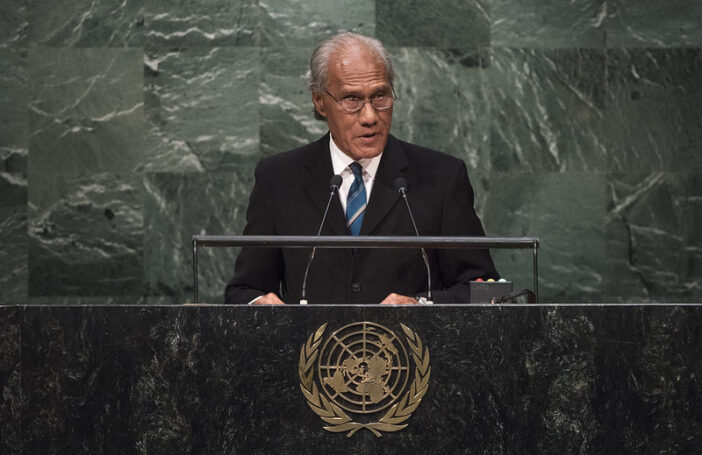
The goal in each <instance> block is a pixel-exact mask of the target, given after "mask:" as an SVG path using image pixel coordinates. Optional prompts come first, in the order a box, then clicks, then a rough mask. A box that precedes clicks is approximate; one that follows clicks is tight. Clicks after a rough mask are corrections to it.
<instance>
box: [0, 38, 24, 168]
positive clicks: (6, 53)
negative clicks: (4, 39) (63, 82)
mask: <svg viewBox="0 0 702 455" xmlns="http://www.w3.org/2000/svg"><path fill="white" fill-rule="evenodd" d="M27 84H28V79H27V52H26V51H25V50H20V49H15V48H11V49H1V48H0V94H2V95H0V96H2V102H3V108H2V109H0V172H21V173H24V174H26V173H27V140H28V139H27V136H28V134H27V131H28V125H27V99H28V95H27V89H28V88H27Z"/></svg>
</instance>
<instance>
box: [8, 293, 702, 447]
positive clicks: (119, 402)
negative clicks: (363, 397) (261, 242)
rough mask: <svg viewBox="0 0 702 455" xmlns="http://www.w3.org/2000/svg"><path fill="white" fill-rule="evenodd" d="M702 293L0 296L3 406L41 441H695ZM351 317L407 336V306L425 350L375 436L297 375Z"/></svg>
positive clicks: (31, 442) (701, 395)
mask: <svg viewBox="0 0 702 455" xmlns="http://www.w3.org/2000/svg"><path fill="white" fill-rule="evenodd" d="M701 310H702V309H701V308H700V306H699V305H691V306H681V305H670V306H658V305H651V306H617V305H614V306H598V305H595V306H587V307H583V306H576V307H565V306H541V305H521V306H512V307H505V306H497V305H492V306H490V305H488V306H470V307H466V306H457V305H447V306H437V305H435V306H434V307H405V308H401V307H389V308H381V307H365V306H362V307H339V306H334V307H325V306H319V305H310V306H309V307H307V308H304V307H300V306H287V307H278V308H270V307H269V308H261V307H257V306H243V307H242V306H238V307H233V306H204V307H194V306H190V307H182V306H168V307H150V308H145V307H124V306H122V307H120V306H116V307H115V306H98V307H95V306H83V307H81V306H68V307H45V306H42V307H35V306H28V307H23V308H14V307H7V308H0V322H2V323H3V324H4V326H5V327H8V330H7V331H6V332H5V333H2V334H0V362H1V363H0V365H2V366H3V367H5V368H7V369H6V370H5V369H3V370H0V378H8V379H6V382H5V383H4V384H3V385H5V384H7V385H6V389H5V391H4V393H5V395H4V398H5V400H6V401H4V403H7V404H4V407H3V408H0V416H9V415H12V414H11V413H12V412H13V410H14V412H15V414H14V416H13V417H19V420H20V421H21V425H22V427H21V428H22V432H21V435H18V434H17V433H13V432H12V429H13V427H10V429H9V431H8V430H6V429H5V427H3V432H2V433H1V434H0V441H2V442H4V441H5V440H7V439H9V440H10V441H13V442H14V441H20V440H21V446H22V451H23V452H22V453H31V454H34V453H66V452H70V453H104V454H112V453H119V454H122V453H169V454H180V453H217V454H219V453H246V454H249V453H251V454H258V453H260V454H270V453H291V454H292V453H295V454H297V453H308V452H310V447H312V448H314V449H313V450H312V452H315V450H317V451H321V452H322V453H354V454H375V453H388V454H391V453H400V454H406V453H441V454H445V453H451V454H454V453H476V452H477V453H598V454H599V453H605V454H609V453H617V454H618V453H649V452H651V453H667V452H671V453H695V451H696V449H697V447H699V445H700V444H701V443H702V442H701V441H702V426H700V416H699V413H698V412H697V411H698V408H699V406H700V403H701V401H702V390H700V387H699V377H700V375H701V374H702V361H700V356H699V344H700V341H701V336H702V335H701V333H700V324H701V323H702V311H701ZM354 321H373V322H376V323H378V324H381V325H383V326H386V327H388V328H390V329H391V330H393V331H395V333H397V334H399V335H400V336H401V337H402V335H401V334H402V332H401V328H400V323H403V324H405V325H406V326H408V327H410V328H411V329H412V330H414V331H415V332H416V333H417V335H419V337H420V338H421V340H422V342H423V343H424V346H425V347H427V348H428V350H429V352H430V355H431V357H430V365H431V378H430V381H429V388H428V391H427V394H426V395H425V396H424V399H423V400H422V403H421V404H420V405H419V407H417V409H416V410H414V412H413V413H412V416H411V417H410V420H408V421H407V423H409V425H408V427H407V428H405V429H403V430H402V431H399V432H396V433H384V434H383V436H382V437H381V438H376V437H375V436H373V435H372V434H371V433H370V432H368V431H366V430H361V431H359V432H358V433H357V434H355V435H354V436H353V437H351V438H346V437H345V434H344V433H341V434H337V433H330V432H327V431H325V430H324V429H323V428H322V426H324V425H325V424H324V423H323V422H322V421H321V420H320V418H319V416H318V415H316V414H315V413H314V412H313V411H312V410H311V409H309V407H308V405H307V403H306V401H305V398H304V397H303V395H302V394H301V391H300V380H299V376H298V361H299V358H300V350H301V346H302V345H303V344H304V343H305V340H306V339H307V337H309V335H310V334H312V333H314V332H315V331H316V330H317V329H318V328H319V327H320V326H321V325H322V324H327V326H326V332H325V333H324V337H325V338H326V337H328V336H329V335H330V334H331V333H332V330H336V329H338V328H340V327H342V326H343V325H346V324H349V323H350V322H354ZM19 324H21V326H22V336H21V339H20V337H19V333H18V332H19V330H18V326H19ZM20 349H21V351H20ZM19 353H21V357H20V356H19V355H18V354H19ZM17 371H19V373H21V377H22V381H21V384H18V383H17V380H16V379H14V382H13V378H16V377H17V374H18V373H16V372H17ZM5 372H10V374H8V375H7V376H4V377H3V374H7V373H5ZM20 386H21V397H22V401H21V402H20V401H19V400H18V391H19V390H20V389H19V387H20ZM8 411H9V412H8ZM18 411H19V413H21V414H19V413H18ZM354 417H355V416H354ZM0 418H2V417H0ZM4 422H10V420H4V421H3V423H4ZM15 422H16V420H15ZM14 428H17V427H14ZM8 433H9V435H8ZM15 444H16V443H15ZM6 445H9V444H7V443H6ZM10 453H13V452H10ZM14 453H18V452H16V451H15V452H14Z"/></svg>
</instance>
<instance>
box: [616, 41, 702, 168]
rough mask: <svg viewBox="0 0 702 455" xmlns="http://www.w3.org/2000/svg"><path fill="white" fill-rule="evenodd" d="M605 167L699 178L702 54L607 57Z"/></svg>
mask: <svg viewBox="0 0 702 455" xmlns="http://www.w3.org/2000/svg"><path fill="white" fill-rule="evenodd" d="M607 56H608V62H607V73H608V77H607V78H608V81H607V83H608V89H609V97H608V100H607V119H608V127H609V129H610V131H609V133H608V134H607V138H608V141H609V142H610V144H608V149H609V166H610V168H611V169H612V170H613V171H616V172H639V171H683V172H684V171H694V172H702V153H701V152H702V104H701V103H700V102H699V100H700V99H702V77H700V73H701V72H702V50H700V49H699V48H695V49H692V48H691V49H613V50H610V51H607Z"/></svg>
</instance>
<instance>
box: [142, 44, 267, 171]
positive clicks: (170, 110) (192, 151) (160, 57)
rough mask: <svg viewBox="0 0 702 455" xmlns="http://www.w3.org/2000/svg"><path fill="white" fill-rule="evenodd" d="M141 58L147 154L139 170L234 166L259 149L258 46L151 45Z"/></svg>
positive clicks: (219, 168)
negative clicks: (164, 48)
mask: <svg viewBox="0 0 702 455" xmlns="http://www.w3.org/2000/svg"><path fill="white" fill-rule="evenodd" d="M145 59H146V60H145V67H144V84H145V89H144V97H145V103H146V107H145V115H146V121H147V124H148V133H147V136H148V140H147V141H146V147H147V148H148V155H149V157H148V161H146V162H145V163H143V165H142V166H140V170H146V171H150V172H152V171H156V172H183V171H194V172H203V171H219V170H233V169H234V168H236V166H237V163H238V162H239V161H241V158H242V157H247V156H248V157H251V156H254V155H255V154H256V153H257V151H258V129H259V126H258V125H259V115H258V96H257V90H258V84H259V79H260V68H259V64H260V63H259V50H258V49H257V48H250V47H238V48H231V47H229V48H226V47H224V48H223V47H219V48H191V49H186V50H182V51H177V50H174V51H149V52H147V54H146V57H145Z"/></svg>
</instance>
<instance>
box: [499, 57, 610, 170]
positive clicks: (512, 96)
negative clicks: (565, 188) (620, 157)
mask: <svg viewBox="0 0 702 455" xmlns="http://www.w3.org/2000/svg"><path fill="white" fill-rule="evenodd" d="M486 77H487V78H489V86H490V88H489V90H490V95H489V96H490V100H489V103H490V107H491V109H492V115H491V131H490V162H491V166H492V168H493V169H494V170H498V171H515V172H525V171H537V172H538V171H551V172H563V171H606V170H607V157H608V150H607V149H606V144H605V141H604V138H605V132H606V131H605V126H606V124H607V123H606V117H605V112H604V109H605V94H606V87H605V53H604V51H603V50H597V49H557V50H531V49H494V50H493V55H492V58H491V64H490V69H489V70H488V71H487V72H486Z"/></svg>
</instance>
